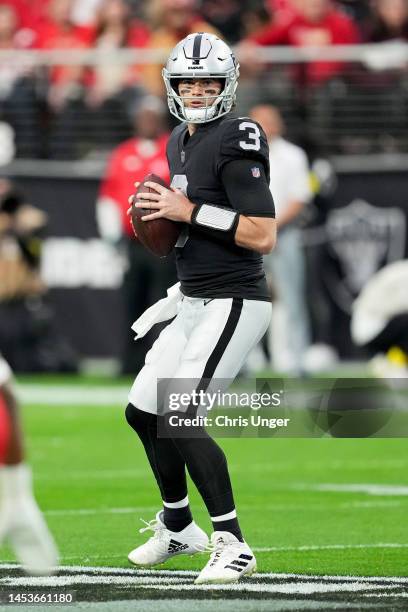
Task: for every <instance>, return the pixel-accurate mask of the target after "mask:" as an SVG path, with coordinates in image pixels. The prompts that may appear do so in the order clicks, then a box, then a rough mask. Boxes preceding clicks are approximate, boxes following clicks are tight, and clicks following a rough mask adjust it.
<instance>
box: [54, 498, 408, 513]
mask: <svg viewBox="0 0 408 612" xmlns="http://www.w3.org/2000/svg"><path fill="white" fill-rule="evenodd" d="M333 506H334V504H308V503H305V504H303V505H302V510H303V511H305V510H309V511H310V510H313V511H314V510H319V509H320V510H322V511H327V510H328V509H330V508H333ZM399 506H404V502H399V501H384V502H349V503H341V504H336V505H335V507H336V509H340V510H347V509H365V508H368V509H371V508H395V507H399ZM257 508H259V509H262V510H263V511H267V512H273V511H275V512H279V511H291V510H293V511H295V512H298V511H299V504H271V505H270V506H263V505H259V506H258V505H256V504H255V505H251V506H246V505H244V504H242V505H240V507H239V510H240V511H241V512H246V511H253V510H254V509H257ZM157 510H158V506H132V507H125V508H58V509H54V510H45V511H44V514H45V515H47V516H95V515H98V514H135V513H138V512H140V513H147V512H154V513H155V514H156V512H157Z"/></svg>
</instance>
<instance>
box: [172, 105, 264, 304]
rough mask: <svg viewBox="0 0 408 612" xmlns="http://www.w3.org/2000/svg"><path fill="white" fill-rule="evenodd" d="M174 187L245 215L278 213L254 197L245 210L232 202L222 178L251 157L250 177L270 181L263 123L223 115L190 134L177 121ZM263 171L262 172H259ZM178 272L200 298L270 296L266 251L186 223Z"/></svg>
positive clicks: (183, 287) (184, 287) (199, 201)
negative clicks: (229, 167) (228, 169)
mask: <svg viewBox="0 0 408 612" xmlns="http://www.w3.org/2000/svg"><path fill="white" fill-rule="evenodd" d="M167 158H168V162H169V167H170V174H171V178H172V183H171V184H172V186H173V187H177V188H179V189H181V190H182V191H183V192H184V193H185V194H186V195H187V197H188V198H189V200H190V201H191V202H193V203H194V204H204V203H207V204H214V205H218V206H224V207H228V208H232V209H234V210H238V212H240V213H242V214H245V215H246V216H254V217H255V216H262V217H274V210H273V206H272V207H271V206H270V203H269V201H268V202H262V201H252V200H251V199H250V204H249V205H248V199H247V204H246V210H239V208H238V207H237V203H236V202H230V201H229V200H228V196H227V193H226V188H225V184H224V183H223V179H222V174H223V169H224V167H225V166H226V165H227V164H228V163H229V162H231V161H234V160H240V159H247V160H251V161H252V160H253V166H250V167H249V169H248V172H251V173H252V180H257V179H260V177H261V180H262V179H263V181H265V177H266V180H267V184H268V185H269V149H268V143H267V139H266V136H265V134H264V132H263V130H262V128H261V127H260V126H259V124H257V123H256V122H255V121H252V120H251V119H249V118H247V117H232V116H229V115H227V116H224V117H222V118H220V119H218V120H215V121H212V122H209V123H204V124H199V125H198V126H197V130H196V131H195V132H194V134H193V135H192V136H190V135H189V132H188V128H187V124H186V123H183V124H181V125H179V126H177V127H176V128H175V129H174V130H173V132H172V134H171V137H170V140H169V143H168V145H167ZM261 171H262V172H261ZM175 252H176V266H177V274H178V278H179V280H180V283H181V290H182V292H183V293H184V295H187V296H190V297H201V298H229V297H240V298H246V299H254V300H269V299H270V297H269V294H268V291H267V286H266V280H265V273H264V270H263V262H262V255H261V254H260V253H257V252H255V251H252V250H249V249H245V248H243V247H240V246H238V245H236V244H235V243H227V242H225V241H224V240H222V239H220V240H218V239H216V238H214V237H213V236H208V235H206V234H205V233H203V232H202V231H200V229H199V228H197V227H193V226H191V225H186V226H185V229H184V230H183V232H182V234H181V235H180V238H179V240H178V242H177V244H176V248H175Z"/></svg>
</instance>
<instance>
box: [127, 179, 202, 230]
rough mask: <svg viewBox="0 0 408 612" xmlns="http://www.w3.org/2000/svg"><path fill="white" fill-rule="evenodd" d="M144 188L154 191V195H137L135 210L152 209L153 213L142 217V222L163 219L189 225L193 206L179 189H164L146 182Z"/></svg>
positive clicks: (156, 184)
mask: <svg viewBox="0 0 408 612" xmlns="http://www.w3.org/2000/svg"><path fill="white" fill-rule="evenodd" d="M145 185H146V187H150V188H151V189H154V191H155V193H138V194H136V196H135V197H136V200H135V203H134V206H136V207H137V208H149V207H150V208H152V209H154V212H153V213H151V214H148V215H144V217H142V221H152V220H153V219H159V218H160V217H165V218H166V219H171V220H172V221H183V222H185V223H189V222H190V220H191V213H192V212H193V209H194V204H192V202H190V200H189V199H188V198H186V196H185V195H184V193H183V192H182V191H180V189H174V188H171V189H166V187H163V186H162V185H159V184H158V183H153V182H150V181H148V182H147V183H145Z"/></svg>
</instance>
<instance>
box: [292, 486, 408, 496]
mask: <svg viewBox="0 0 408 612" xmlns="http://www.w3.org/2000/svg"><path fill="white" fill-rule="evenodd" d="M290 488H293V489H297V490H300V491H324V492H327V491H328V492H333V493H366V494H367V495H396V496H407V495H408V486H407V485H396V484H375V483H346V484H339V483H320V484H307V485H305V484H304V483H299V484H295V485H292V486H291V487H290Z"/></svg>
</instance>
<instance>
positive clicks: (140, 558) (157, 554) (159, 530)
mask: <svg viewBox="0 0 408 612" xmlns="http://www.w3.org/2000/svg"><path fill="white" fill-rule="evenodd" d="M161 512H162V511H161V510H160V511H159V512H158V513H157V514H156V518H155V519H153V520H152V521H149V522H148V523H147V522H146V521H144V522H145V523H146V525H147V526H146V527H143V528H142V529H140V533H142V532H144V531H148V530H151V531H153V532H154V535H153V536H152V537H151V538H149V540H147V542H145V544H142V545H141V546H138V547H137V548H135V549H134V550H132V552H130V553H129V555H128V559H129V561H130V562H131V563H133V564H134V565H138V566H140V567H149V566H151V565H158V564H159V563H164V562H165V561H167V560H168V559H171V558H172V557H175V556H176V555H194V554H196V553H197V552H203V551H205V550H206V549H207V547H208V536H207V534H206V533H205V531H203V530H202V529H201V528H200V527H199V526H198V525H196V523H195V522H194V521H192V522H191V523H190V524H189V525H187V527H185V528H184V529H183V530H182V531H170V529H167V527H166V525H165V524H164V523H163V521H162V520H161V518H160V514H161Z"/></svg>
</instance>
